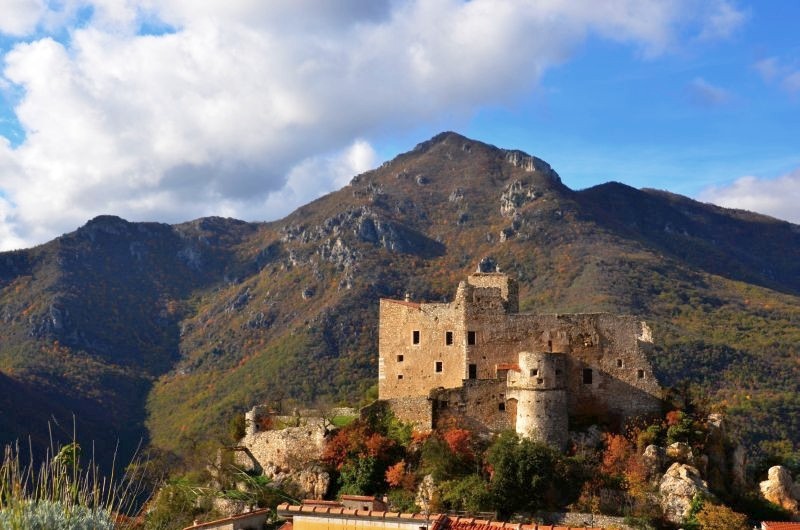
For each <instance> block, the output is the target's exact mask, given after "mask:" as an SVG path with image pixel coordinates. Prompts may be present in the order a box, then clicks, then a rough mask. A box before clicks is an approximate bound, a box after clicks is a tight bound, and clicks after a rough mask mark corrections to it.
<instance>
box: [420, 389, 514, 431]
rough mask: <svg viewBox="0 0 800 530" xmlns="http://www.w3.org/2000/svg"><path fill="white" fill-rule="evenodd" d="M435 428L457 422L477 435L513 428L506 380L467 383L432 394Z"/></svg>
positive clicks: (512, 412)
mask: <svg viewBox="0 0 800 530" xmlns="http://www.w3.org/2000/svg"><path fill="white" fill-rule="evenodd" d="M431 398H432V401H433V420H434V425H436V424H438V423H440V422H445V421H447V420H449V419H455V420H456V421H457V423H458V424H459V425H460V426H461V427H466V428H470V429H472V430H474V431H477V432H482V431H487V430H490V431H502V430H505V429H511V428H513V426H514V411H513V410H509V409H508V406H507V397H506V385H505V381H500V380H467V381H464V384H463V386H460V387H458V388H448V389H445V388H442V389H437V390H434V391H432V392H431Z"/></svg>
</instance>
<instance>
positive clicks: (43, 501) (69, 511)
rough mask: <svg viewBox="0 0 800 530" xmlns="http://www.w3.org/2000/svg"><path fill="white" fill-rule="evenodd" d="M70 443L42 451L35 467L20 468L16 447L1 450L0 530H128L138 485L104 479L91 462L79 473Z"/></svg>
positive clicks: (76, 451)
mask: <svg viewBox="0 0 800 530" xmlns="http://www.w3.org/2000/svg"><path fill="white" fill-rule="evenodd" d="M80 460H81V448H80V446H79V445H78V444H77V443H76V442H72V443H70V444H67V445H65V446H63V447H61V448H60V449H59V450H58V451H57V452H56V451H55V450H52V449H51V451H48V456H47V457H46V458H45V459H44V461H43V462H42V463H41V464H40V465H38V466H37V465H35V464H34V463H33V462H31V463H30V464H27V465H23V463H22V462H21V458H20V450H19V446H16V445H15V446H12V445H6V446H5V450H4V454H3V460H2V464H0V528H2V529H3V530H111V529H114V528H117V529H119V528H123V529H124V528H128V527H129V526H130V525H129V524H128V523H127V522H126V517H125V514H126V513H127V512H128V511H129V510H131V509H132V508H134V505H135V503H136V501H137V496H138V494H140V493H141V488H140V487H139V486H140V485H139V484H138V483H137V482H136V480H131V477H128V476H123V477H122V478H121V479H120V478H118V477H114V476H113V474H112V476H111V477H108V478H107V477H104V476H102V475H100V473H99V472H98V467H97V465H95V464H94V462H93V459H92V462H91V463H90V464H88V465H87V467H86V469H84V468H83V467H82V465H81V462H80Z"/></svg>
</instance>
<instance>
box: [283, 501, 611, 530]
mask: <svg viewBox="0 0 800 530" xmlns="http://www.w3.org/2000/svg"><path fill="white" fill-rule="evenodd" d="M278 516H280V517H283V518H286V519H289V521H290V522H289V523H287V525H284V526H286V529H285V530H602V528H599V527H595V528H585V527H580V528H578V527H567V526H551V525H537V524H534V523H532V524H521V523H502V522H496V521H488V520H482V519H475V518H474V517H455V516H450V515H444V514H428V515H426V514H422V513H413V514H411V513H400V512H386V511H374V510H355V509H349V508H345V507H344V506H343V505H341V504H338V505H336V503H329V504H320V503H316V504H303V505H301V506H292V505H289V504H281V505H280V506H278ZM288 525H291V526H288ZM281 528H282V529H283V527H281Z"/></svg>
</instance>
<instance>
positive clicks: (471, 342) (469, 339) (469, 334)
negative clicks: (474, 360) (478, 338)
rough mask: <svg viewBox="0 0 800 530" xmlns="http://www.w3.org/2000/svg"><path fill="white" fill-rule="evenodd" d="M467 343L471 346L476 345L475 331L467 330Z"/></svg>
mask: <svg viewBox="0 0 800 530" xmlns="http://www.w3.org/2000/svg"><path fill="white" fill-rule="evenodd" d="M467 344H468V345H470V346H475V332H474V331H467Z"/></svg>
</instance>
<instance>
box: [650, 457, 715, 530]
mask: <svg viewBox="0 0 800 530" xmlns="http://www.w3.org/2000/svg"><path fill="white" fill-rule="evenodd" d="M658 492H659V494H660V495H661V509H662V510H663V512H664V517H665V518H666V519H667V520H668V521H670V522H672V523H675V524H680V523H681V522H683V521H684V519H686V517H687V516H688V515H689V512H690V511H691V507H692V499H694V497H695V495H698V494H702V495H709V491H708V484H707V483H706V481H705V480H703V478H702V477H701V476H700V472H699V471H698V470H697V468H694V467H692V466H690V465H687V464H679V463H678V462H675V463H674V464H672V465H671V466H670V467H669V469H667V472H666V473H664V476H663V477H662V478H661V482H660V483H659V485H658Z"/></svg>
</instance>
